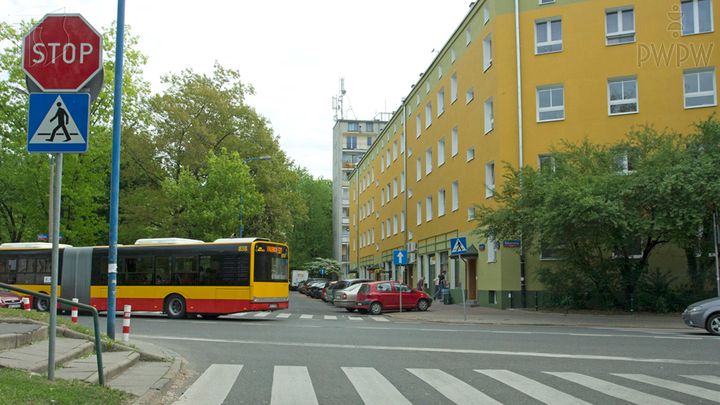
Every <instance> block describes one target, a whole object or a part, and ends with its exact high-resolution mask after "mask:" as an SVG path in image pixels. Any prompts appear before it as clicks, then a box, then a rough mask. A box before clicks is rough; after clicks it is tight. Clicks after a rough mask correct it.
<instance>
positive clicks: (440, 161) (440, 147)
mask: <svg viewBox="0 0 720 405" xmlns="http://www.w3.org/2000/svg"><path fill="white" fill-rule="evenodd" d="M437 151H438V152H437V166H438V167H440V166H442V165H444V164H445V137H444V136H443V137H442V138H440V140H439V141H438V143H437Z"/></svg>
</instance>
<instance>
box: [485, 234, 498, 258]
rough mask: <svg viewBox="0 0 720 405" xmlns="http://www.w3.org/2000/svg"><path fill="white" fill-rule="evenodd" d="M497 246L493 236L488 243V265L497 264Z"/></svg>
mask: <svg viewBox="0 0 720 405" xmlns="http://www.w3.org/2000/svg"><path fill="white" fill-rule="evenodd" d="M496 246H497V242H496V241H495V238H493V237H492V236H491V237H489V238H488V241H487V248H486V250H487V252H488V260H487V262H488V263H495V262H497V250H496V249H495V247H496Z"/></svg>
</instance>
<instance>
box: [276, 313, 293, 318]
mask: <svg viewBox="0 0 720 405" xmlns="http://www.w3.org/2000/svg"><path fill="white" fill-rule="evenodd" d="M291 315H292V314H287V313H283V314H277V317H276V318H290V316H291Z"/></svg>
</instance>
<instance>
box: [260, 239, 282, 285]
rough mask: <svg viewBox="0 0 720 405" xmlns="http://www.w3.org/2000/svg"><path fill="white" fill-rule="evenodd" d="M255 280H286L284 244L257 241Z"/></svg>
mask: <svg viewBox="0 0 720 405" xmlns="http://www.w3.org/2000/svg"><path fill="white" fill-rule="evenodd" d="M254 271H255V278H254V280H255V281H259V282H284V283H287V282H288V251H287V248H286V247H284V246H278V245H270V244H266V243H258V244H257V245H256V246H255V266H254Z"/></svg>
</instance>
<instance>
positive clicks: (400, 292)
mask: <svg viewBox="0 0 720 405" xmlns="http://www.w3.org/2000/svg"><path fill="white" fill-rule="evenodd" d="M402 268H403V266H400V267H399V268H398V271H399V272H400V277H398V279H400V283H402V279H403V277H402ZM399 294H400V313H401V314H402V284H400V291H399Z"/></svg>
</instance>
